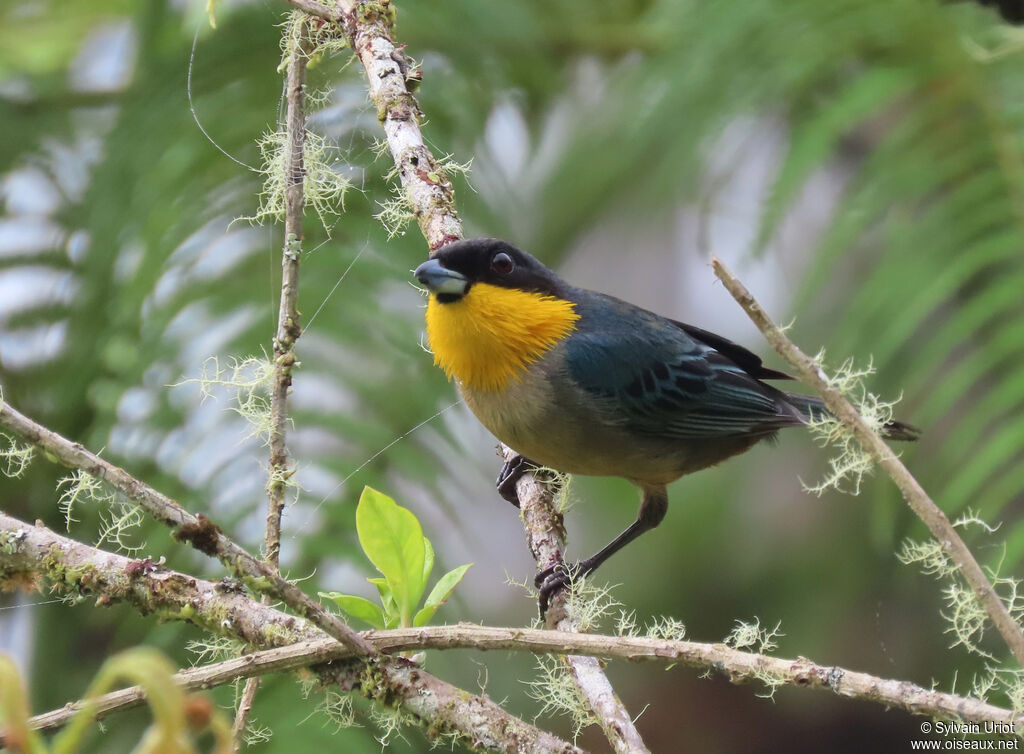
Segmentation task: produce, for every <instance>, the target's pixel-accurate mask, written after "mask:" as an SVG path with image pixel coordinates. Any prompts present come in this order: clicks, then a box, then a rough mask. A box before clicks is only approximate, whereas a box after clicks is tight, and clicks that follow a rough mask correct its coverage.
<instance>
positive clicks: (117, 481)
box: [0, 402, 376, 656]
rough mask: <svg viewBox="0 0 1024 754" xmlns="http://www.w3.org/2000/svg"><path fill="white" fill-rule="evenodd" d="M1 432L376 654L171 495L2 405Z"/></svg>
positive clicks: (352, 644) (352, 645) (315, 621)
mask: <svg viewBox="0 0 1024 754" xmlns="http://www.w3.org/2000/svg"><path fill="white" fill-rule="evenodd" d="M0 427H4V428H5V429H7V430H9V431H10V432H12V433H13V434H15V435H17V436H18V437H19V438H21V439H22V440H23V441H24V442H27V443H29V444H31V445H35V446H36V447H38V448H40V449H42V450H44V451H45V452H46V453H47V454H49V455H50V456H52V457H53V458H54V459H56V460H57V461H58V462H59V463H62V464H64V465H65V466H69V467H71V468H74V469H82V470H83V471H85V472H87V473H89V474H90V475H91V476H93V477H96V478H97V479H102V480H104V481H106V482H107V483H108V484H110V485H112V486H113V487H114V488H115V489H118V490H120V491H121V492H122V493H124V495H125V496H126V497H127V498H128V499H129V500H131V501H132V502H134V503H136V504H137V505H138V506H139V507H140V508H142V509H143V510H144V511H146V513H148V514H149V515H150V516H152V517H153V518H155V519H156V520H157V521H160V522H161V523H164V524H166V525H167V526H170V527H172V528H173V529H174V537H175V539H177V540H179V541H181V542H187V543H188V544H190V545H191V546H192V547H194V548H195V549H197V550H199V551H200V552H202V553H204V554H205V555H209V556H211V557H214V558H218V559H219V560H220V561H221V562H222V563H224V565H226V566H227V567H228V568H229V569H230V570H231V572H232V573H233V574H234V575H235V576H237V577H238V578H241V579H244V580H245V581H246V583H247V584H248V585H249V586H250V587H252V588H253V589H255V590H257V591H260V592H264V593H268V594H270V595H271V596H273V597H276V598H277V599H279V600H281V601H282V602H284V603H285V604H286V605H287V606H288V607H290V608H291V609H292V610H294V611H295V612H296V613H298V614H299V615H301V616H303V617H304V618H307V619H308V620H309V621H310V622H312V623H313V624H314V625H316V626H318V627H319V628H320V629H321V630H323V631H324V632H325V633H326V634H327V635H328V636H333V637H334V638H335V639H337V640H338V641H340V642H341V643H342V644H344V645H345V646H347V647H349V648H350V649H352V651H353V652H355V653H356V654H359V655H364V656H370V655H373V654H375V653H376V650H375V649H374V648H373V647H372V646H371V645H370V644H367V643H366V641H365V640H364V639H363V638H362V637H361V636H360V635H359V634H358V633H357V632H356V631H353V630H352V629H351V628H350V627H349V626H348V625H347V624H346V623H345V622H344V621H342V620H341V619H340V618H338V616H336V615H333V614H331V613H330V612H329V611H328V610H326V609H325V608H324V607H323V605H321V604H320V603H319V602H317V601H316V600H314V599H312V598H311V597H309V595H307V594H306V593H305V592H303V591H302V590H301V589H300V588H299V587H298V586H296V585H295V584H293V583H291V582H290V581H287V580H286V579H283V578H281V576H280V575H279V574H278V573H277V571H276V570H274V569H273V568H271V567H270V566H269V565H267V564H266V563H264V562H263V561H262V560H260V559H258V558H256V557H253V556H252V555H251V554H249V553H248V552H247V551H246V550H245V549H244V548H242V547H241V546H240V545H238V544H237V543H235V542H234V541H232V540H231V539H230V538H228V537H227V536H225V535H224V533H223V532H222V531H221V529H220V527H219V526H217V525H216V524H215V523H213V521H211V520H210V519H209V518H207V517H206V516H204V515H203V514H201V513H200V514H193V513H190V512H189V511H187V510H185V509H184V508H183V507H182V506H181V505H179V504H178V503H177V502H176V501H174V500H172V499H171V498H169V497H168V496H167V495H164V494H163V493H161V492H158V491H157V490H155V489H153V488H152V487H150V486H149V485H148V484H146V483H145V482H142V481H140V480H138V479H136V478H135V477H133V476H132V475H131V474H129V473H128V472H127V471H125V470H124V469H122V468H119V467H117V466H115V465H114V464H112V463H110V462H109V461H106V460H104V459H102V458H100V457H99V456H98V455H96V454H95V453H93V452H91V451H89V450H86V449H85V448H84V447H83V446H82V445H81V443H76V442H71V441H70V440H68V439H66V438H64V437H61V436H60V435H59V434H57V433H56V432H53V431H52V430H49V429H47V428H46V427H44V426H42V425H41V424H39V423H37V422H34V421H32V420H31V419H29V418H28V417H27V416H25V415H24V414H22V413H20V412H18V411H16V410H15V409H14V408H13V407H12V406H11V405H10V404H9V403H6V402H4V403H0Z"/></svg>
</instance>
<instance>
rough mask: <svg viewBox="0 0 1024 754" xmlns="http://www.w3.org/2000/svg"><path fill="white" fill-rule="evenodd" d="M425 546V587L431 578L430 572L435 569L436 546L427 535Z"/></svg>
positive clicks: (424, 539) (424, 541) (424, 538)
mask: <svg viewBox="0 0 1024 754" xmlns="http://www.w3.org/2000/svg"><path fill="white" fill-rule="evenodd" d="M423 548H424V550H425V557H424V558H423V586H424V588H425V587H426V585H427V581H428V580H429V579H430V572H431V571H433V570H434V546H433V545H432V544H430V540H429V539H427V538H426V537H423Z"/></svg>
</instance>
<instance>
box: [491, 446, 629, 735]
mask: <svg viewBox="0 0 1024 754" xmlns="http://www.w3.org/2000/svg"><path fill="white" fill-rule="evenodd" d="M502 454H503V455H504V458H505V460H506V461H509V460H511V459H512V458H514V457H515V455H516V453H515V451H514V450H512V449H511V448H509V447H507V446H502ZM516 492H517V494H518V495H519V504H520V510H521V511H522V514H523V526H524V528H525V530H526V539H527V543H528V544H529V547H530V552H531V554H532V555H533V558H534V560H535V561H536V562H537V567H538V568H539V569H544V568H548V567H549V566H552V565H555V564H558V563H562V562H563V551H564V549H565V528H564V526H563V523H562V514H560V513H559V512H558V511H556V510H555V507H554V504H553V495H552V490H551V486H550V485H549V484H547V483H545V482H544V481H543V480H541V479H538V475H537V474H536V473H532V472H528V473H526V474H524V475H523V476H522V477H521V478H520V479H519V481H518V483H517V484H516ZM567 595H568V592H567V591H562V592H559V593H557V594H555V595H554V597H553V598H552V599H551V602H550V605H549V607H548V610H547V613H546V614H545V616H544V619H545V621H546V622H547V625H548V626H549V627H551V628H554V629H557V630H558V631H564V632H567V633H575V632H577V631H578V630H579V626H578V625H577V623H576V622H575V621H574V620H573V616H572V615H571V614H570V611H569V609H568V600H567ZM564 660H565V664H566V668H567V670H568V672H569V674H570V675H571V677H572V679H573V681H574V683H575V684H576V688H577V689H579V692H580V695H581V696H582V698H583V700H584V701H585V702H586V704H587V706H588V707H590V709H591V711H592V712H593V713H594V716H595V717H596V718H597V721H598V724H599V725H600V726H601V729H602V730H603V731H604V733H605V736H606V737H607V738H608V741H609V742H610V743H611V744H612V746H613V747H614V749H615V751H617V752H645V751H648V749H647V746H646V745H645V744H644V742H643V739H642V738H641V737H640V733H639V731H637V729H636V726H635V725H634V724H633V718H631V717H630V715H629V713H628V712H627V711H626V708H625V706H624V705H623V704H622V701H621V700H620V699H619V697H618V694H616V693H615V689H614V688H612V685H611V682H610V681H609V680H608V676H606V675H605V673H604V671H603V670H602V669H601V664H600V662H599V661H598V660H597V658H595V657H585V656H579V655H571V654H567V655H565V657H564Z"/></svg>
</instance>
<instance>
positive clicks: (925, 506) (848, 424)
mask: <svg viewBox="0 0 1024 754" xmlns="http://www.w3.org/2000/svg"><path fill="white" fill-rule="evenodd" d="M711 265H712V268H713V269H714V271H715V275H717V276H718V279H719V280H721V281H722V283H723V285H725V288H726V290H728V291H729V293H730V294H732V297H733V298H734V299H736V301H737V303H739V305H740V306H742V307H743V310H744V311H745V312H746V313H747V315H748V316H749V317H750V319H751V320H753V322H754V324H755V325H757V328H758V329H759V330H760V331H761V332H762V333H763V334H764V336H765V338H766V339H767V340H768V342H769V343H771V345H772V347H773V348H775V350H776V351H777V352H778V353H779V355H780V356H782V358H784V359H785V360H786V361H787V362H789V363H790V364H791V365H792V366H793V368H794V369H796V370H797V372H798V373H799V375H800V378H801V379H802V380H803V381H804V382H806V383H807V384H808V385H810V386H811V387H813V388H814V389H815V390H816V391H817V393H818V394H819V395H820V396H821V397H822V399H824V401H825V405H826V406H828V409H829V411H831V412H832V413H833V414H834V415H835V417H836V419H838V420H839V421H840V422H841V423H842V425H843V426H844V427H845V428H846V429H847V431H849V432H850V433H851V434H852V435H853V436H854V438H856V440H857V442H859V443H860V445H861V447H862V448H864V450H865V451H866V452H867V453H868V454H870V455H871V457H872V459H874V461H875V463H877V464H878V465H879V466H881V467H882V468H883V469H885V471H886V472H887V473H888V474H889V476H890V477H892V480H893V481H894V482H895V483H896V486H897V487H899V489H900V492H901V493H902V495H903V499H904V500H906V501H907V504H908V505H909V506H910V508H911V510H913V511H914V513H916V514H917V517H918V518H920V519H921V520H922V521H923V522H924V523H925V526H927V527H928V530H929V531H930V532H931V533H932V536H933V537H935V539H936V541H937V542H938V543H939V545H940V546H941V547H942V551H943V552H944V553H945V554H946V555H948V556H949V558H950V559H951V560H952V561H953V563H955V564H956V566H957V568H958V569H959V570H960V573H961V574H963V577H964V579H965V580H966V581H967V584H968V585H969V586H970V587H971V590H972V591H973V592H974V595H975V597H977V599H978V602H979V603H980V604H981V606H982V607H983V608H984V610H985V613H986V614H987V615H988V617H989V619H990V620H991V621H992V623H993V624H994V625H995V627H996V629H997V630H998V631H999V634H1000V635H1001V636H1002V637H1003V641H1005V642H1006V645H1007V646H1008V647H1009V648H1010V651H1011V652H1012V653H1013V656H1014V657H1016V658H1017V662H1018V663H1019V664H1020V665H1021V666H1022V667H1024V632H1022V629H1021V626H1020V624H1019V623H1017V621H1015V620H1014V619H1013V617H1012V616H1011V615H1010V611H1009V610H1008V609H1007V607H1006V605H1005V604H1004V602H1003V601H1002V600H1001V599H1000V598H999V595H997V594H996V592H995V590H994V589H993V587H992V583H991V582H990V581H989V580H988V577H986V576H985V573H984V571H982V569H981V566H980V565H978V561H977V560H975V559H974V555H973V554H971V551H970V550H969V549H968V548H967V545H966V544H964V541H963V540H962V539H961V538H960V534H959V533H958V532H957V530H956V528H955V527H954V526H953V525H952V524H951V523H950V521H949V518H947V517H946V514H945V513H944V512H943V511H942V509H941V508H939V506H937V505H936V504H935V502H934V501H933V500H932V499H931V498H930V497H929V496H928V493H926V492H925V491H924V488H922V487H921V485H920V484H919V483H918V481H917V480H916V479H915V478H914V477H913V475H911V473H910V472H909V471H908V470H907V467H906V466H904V465H903V463H902V461H900V459H899V458H898V457H897V456H896V454H895V453H893V452H892V451H891V450H890V449H889V446H888V445H886V444H885V442H884V441H883V440H882V438H881V437H880V436H879V435H878V433H877V432H875V431H874V430H872V429H871V427H869V426H868V424H867V423H866V422H865V421H864V418H863V417H862V416H861V415H860V413H859V412H858V411H857V409H856V408H854V407H853V405H852V404H851V403H850V402H849V401H848V400H847V399H846V398H845V396H843V394H842V393H840V392H839V390H837V389H836V388H835V387H833V386H832V384H831V383H830V382H829V379H828V377H827V376H826V374H825V372H824V371H823V370H822V368H821V367H820V366H819V365H818V364H817V363H816V362H815V361H814V359H812V358H811V357H809V356H808V355H807V354H805V353H804V352H803V351H801V350H800V349H799V348H798V347H797V346H796V345H795V344H794V343H793V341H791V340H790V339H789V338H787V337H786V335H785V333H783V332H782V330H780V329H779V328H778V326H777V325H776V324H775V323H774V322H772V320H771V318H770V317H769V316H768V315H767V314H766V313H765V311H764V309H762V308H761V305H760V304H758V303H757V301H756V300H755V299H754V297H753V296H752V295H751V293H750V291H748V290H747V289H746V287H745V286H744V285H743V283H741V282H740V281H739V279H738V278H737V277H736V276H735V275H734V274H733V273H732V272H731V271H730V270H729V269H728V268H727V267H726V266H725V265H724V264H723V263H722V260H720V259H718V258H717V257H712V259H711Z"/></svg>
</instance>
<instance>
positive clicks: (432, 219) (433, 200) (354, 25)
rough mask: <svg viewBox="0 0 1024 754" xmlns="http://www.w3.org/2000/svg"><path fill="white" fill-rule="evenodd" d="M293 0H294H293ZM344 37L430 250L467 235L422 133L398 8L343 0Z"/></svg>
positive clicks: (386, 1)
mask: <svg viewBox="0 0 1024 754" xmlns="http://www.w3.org/2000/svg"><path fill="white" fill-rule="evenodd" d="M289 1H290V0H289ZM338 5H339V8H340V21H341V26H342V28H343V29H344V32H345V37H346V38H347V39H348V42H349V44H350V45H351V46H352V49H353V50H354V51H355V53H356V55H358V56H359V60H360V62H362V64H363V68H365V69H366V80H367V85H368V86H369V90H370V98H371V99H372V100H373V103H374V105H376V107H377V119H378V120H379V121H380V123H381V126H383V128H384V135H385V137H386V139H387V143H388V149H389V150H390V152H391V157H392V158H393V159H394V162H395V168H396V170H397V172H398V178H399V180H400V181H401V187H402V196H403V198H404V199H405V201H406V202H407V203H408V205H409V208H410V210H411V211H412V213H413V215H414V216H415V217H416V220H417V222H418V223H419V226H420V230H421V231H422V232H423V237H424V238H425V239H426V241H427V246H428V247H429V248H430V251H431V253H433V252H435V251H437V250H438V249H440V248H441V247H442V246H444V245H445V244H447V243H451V242H452V241H458V240H459V239H460V238H462V221H461V220H459V216H458V214H457V213H456V211H455V192H454V190H453V188H452V184H451V180H450V178H449V177H448V176H447V175H445V173H444V171H443V170H442V169H440V168H439V166H438V162H437V160H435V159H434V156H433V155H432V154H431V153H430V150H429V149H427V147H426V145H425V144H424V142H423V134H422V133H420V118H421V116H422V113H421V112H420V108H419V104H418V103H417V102H416V98H415V97H414V96H413V95H412V93H411V92H410V91H409V88H410V87H409V84H410V82H417V83H418V81H419V79H418V71H416V70H415V69H414V68H413V66H412V62H411V61H410V60H409V58H408V57H406V55H405V53H404V52H403V50H402V48H401V47H399V46H396V45H395V43H394V41H393V40H392V38H391V29H392V27H393V25H394V20H395V9H394V6H392V5H391V2H390V0H372V2H360V1H359V0H341V2H339V3H338Z"/></svg>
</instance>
